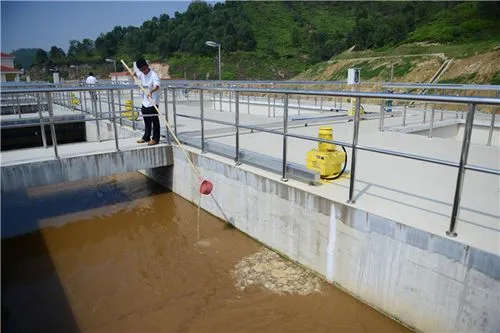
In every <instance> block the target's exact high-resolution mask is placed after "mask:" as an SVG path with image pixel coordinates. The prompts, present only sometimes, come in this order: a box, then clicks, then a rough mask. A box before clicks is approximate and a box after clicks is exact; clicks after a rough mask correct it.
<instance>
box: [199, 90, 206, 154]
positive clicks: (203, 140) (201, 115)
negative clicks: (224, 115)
mask: <svg viewBox="0 0 500 333" xmlns="http://www.w3.org/2000/svg"><path fill="white" fill-rule="evenodd" d="M204 118H205V110H204V107H203V91H202V90H200V120H201V153H202V154H203V153H205V119H204Z"/></svg>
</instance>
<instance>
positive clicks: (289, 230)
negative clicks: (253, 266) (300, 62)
mask: <svg viewBox="0 0 500 333" xmlns="http://www.w3.org/2000/svg"><path fill="white" fill-rule="evenodd" d="M173 150H174V166H173V167H171V168H165V169H162V170H161V169H156V170H154V171H151V170H148V171H146V172H145V173H146V174H147V175H148V176H150V177H152V178H156V179H157V180H158V181H160V182H162V183H164V184H165V185H167V186H168V185H171V188H172V189H173V191H174V192H175V193H177V194H179V195H181V196H183V197H184V198H186V199H188V200H190V201H192V202H195V203H197V202H198V196H199V194H198V187H199V181H198V179H197V178H196V176H194V174H193V172H192V171H191V169H190V167H189V165H188V163H187V162H186V160H185V158H184V156H183V154H182V152H181V151H180V150H179V149H178V148H175V147H174V148H173ZM191 155H192V157H193V161H194V163H195V165H197V166H199V168H200V170H201V172H202V174H203V175H204V176H205V177H207V179H210V180H211V181H212V182H213V183H214V190H213V198H212V197H207V196H204V197H203V198H202V200H201V205H202V208H203V209H205V210H207V211H209V212H211V213H212V214H214V215H216V216H218V217H220V218H221V219H223V220H229V221H230V223H232V224H234V225H235V226H236V227H237V228H238V229H240V230H241V231H243V232H245V233H247V234H248V235H250V236H252V237H254V238H256V239H258V240H259V241H261V242H263V243H265V244H266V245H268V246H269V247H271V248H273V249H275V250H277V251H279V252H281V253H282V254H283V255H285V256H287V257H289V258H290V259H292V260H294V261H297V262H299V263H301V264H303V265H305V266H307V267H309V268H310V269H312V270H314V271H316V272H317V273H319V274H321V275H323V276H325V277H326V278H327V279H329V280H332V281H333V282H334V283H335V284H337V285H338V286H340V287H341V288H343V289H345V290H346V291H348V292H349V293H351V294H353V295H355V296H356V297H358V298H360V299H362V300H363V301H364V302H367V303H369V304H371V305H372V306H373V307H375V308H378V309H380V310H381V311H383V312H385V313H387V314H389V315H390V316H392V317H395V318H397V319H399V320H401V321H402V322H404V323H406V324H407V325H409V326H411V327H414V328H416V329H418V330H421V331H426V332H491V333H492V332H500V316H499V315H498V310H499V308H500V259H499V257H498V256H495V255H492V254H488V253H485V252H482V251H479V250H477V249H474V248H470V247H468V246H464V245H462V244H460V243H457V242H455V241H453V240H451V239H448V238H445V237H440V236H435V235H431V234H428V233H426V232H423V231H421V230H419V229H415V228H412V227H409V226H406V225H403V224H400V223H396V222H394V221H390V220H387V219H384V218H380V217H378V216H375V215H372V214H369V213H366V212H363V211H360V210H358V209H356V208H355V207H349V206H346V205H345V204H344V203H335V202H331V201H329V200H327V199H324V198H321V197H318V196H316V195H313V194H311V193H308V192H306V191H304V190H301V189H299V188H295V187H294V186H291V184H292V183H291V182H290V183H283V182H281V181H279V176H276V177H274V176H270V175H268V176H269V177H265V176H260V175H258V174H256V173H252V172H249V171H245V170H244V169H243V168H238V167H235V166H234V165H233V163H232V162H229V160H228V162H227V163H228V164H226V162H222V161H224V160H223V159H218V160H214V159H211V158H208V157H205V156H203V155H202V156H198V155H196V154H194V153H191ZM273 177H274V178H273ZM160 178H161V179H160ZM333 216H334V217H335V218H331V217H333ZM330 221H333V222H332V223H331V222H330ZM329 233H330V234H331V235H332V236H331V237H329ZM328 249H330V251H327V250H328Z"/></svg>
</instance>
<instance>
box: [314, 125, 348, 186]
mask: <svg viewBox="0 0 500 333" xmlns="http://www.w3.org/2000/svg"><path fill="white" fill-rule="evenodd" d="M319 138H320V139H325V140H333V134H332V128H331V127H320V128H319ZM345 162H346V153H345V150H344V151H340V150H337V146H336V145H334V144H333V143H324V142H318V149H313V150H310V151H308V152H307V155H306V168H308V169H311V170H314V171H318V172H319V173H320V176H321V178H322V179H335V178H338V177H339V176H340V175H341V174H342V172H343V169H342V165H343V164H345Z"/></svg>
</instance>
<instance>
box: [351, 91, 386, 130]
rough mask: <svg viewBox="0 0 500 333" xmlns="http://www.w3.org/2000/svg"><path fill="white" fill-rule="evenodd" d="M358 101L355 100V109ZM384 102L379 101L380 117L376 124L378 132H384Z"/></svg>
mask: <svg viewBox="0 0 500 333" xmlns="http://www.w3.org/2000/svg"><path fill="white" fill-rule="evenodd" d="M358 99H359V98H356V107H357V103H358ZM384 102H385V100H383V99H382V100H381V101H380V117H379V123H378V130H379V131H380V132H383V131H384V120H385V109H384Z"/></svg>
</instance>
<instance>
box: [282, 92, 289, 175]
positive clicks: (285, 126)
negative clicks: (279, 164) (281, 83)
mask: <svg viewBox="0 0 500 333" xmlns="http://www.w3.org/2000/svg"><path fill="white" fill-rule="evenodd" d="M283 104H284V108H283V168H282V176H281V180H282V181H284V182H287V181H288V178H287V177H286V176H287V175H286V153H287V139H288V137H287V133H288V94H285V99H284V101H283Z"/></svg>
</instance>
